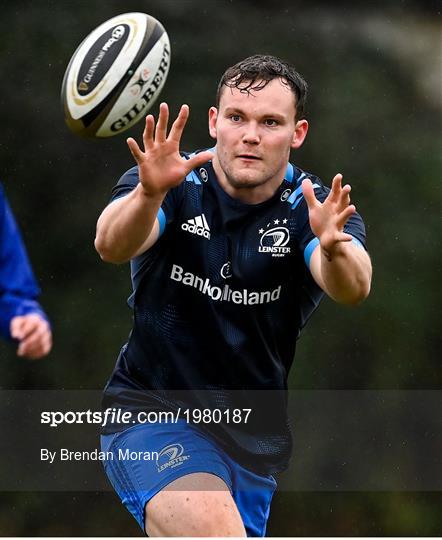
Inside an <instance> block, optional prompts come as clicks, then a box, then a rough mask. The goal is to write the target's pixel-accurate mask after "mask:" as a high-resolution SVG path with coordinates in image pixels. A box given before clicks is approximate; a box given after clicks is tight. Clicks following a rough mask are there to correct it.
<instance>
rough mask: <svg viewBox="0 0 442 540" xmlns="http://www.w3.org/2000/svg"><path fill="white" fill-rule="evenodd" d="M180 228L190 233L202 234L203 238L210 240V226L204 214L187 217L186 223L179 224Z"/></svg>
mask: <svg viewBox="0 0 442 540" xmlns="http://www.w3.org/2000/svg"><path fill="white" fill-rule="evenodd" d="M181 228H182V229H183V231H188V232H190V233H192V234H197V235H198V236H204V238H207V240H210V228H209V225H208V223H207V220H206V217H205V215H204V214H201V215H200V216H196V217H194V218H192V219H188V220H187V223H183V224H182V225H181Z"/></svg>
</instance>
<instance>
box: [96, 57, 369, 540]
mask: <svg viewBox="0 0 442 540" xmlns="http://www.w3.org/2000/svg"><path fill="white" fill-rule="evenodd" d="M306 94H307V85H306V83H305V81H304V79H303V78H302V77H301V75H299V74H298V73H297V72H296V71H295V69H294V68H293V67H292V66H291V65H289V64H288V63H286V62H284V61H282V60H280V59H278V58H275V57H273V56H263V55H256V56H252V57H250V58H247V59H245V60H244V61H242V62H239V63H238V64H236V65H235V66H233V67H231V68H229V69H228V70H227V71H226V72H225V73H224V75H223V76H222V78H221V80H220V83H219V86H218V91H217V98H216V106H214V107H211V108H210V110H209V132H210V135H211V137H212V138H213V139H215V140H216V146H215V147H214V148H212V149H209V150H204V151H199V152H196V153H192V154H186V153H184V152H180V140H181V136H182V133H183V130H184V127H185V124H186V121H187V119H188V116H189V108H188V107H187V106H186V105H183V106H182V107H181V109H180V112H179V114H178V117H177V118H176V120H175V121H174V122H173V124H172V126H171V128H170V131H168V123H169V110H168V106H167V104H165V103H162V104H161V105H160V112H159V117H158V120H157V122H155V120H154V118H153V116H152V115H148V116H147V118H146V125H145V129H144V133H143V145H142V146H141V147H140V146H139V145H138V144H137V143H136V142H135V140H134V139H132V138H130V139H128V141H127V143H128V146H129V149H130V151H131V153H132V155H133V157H134V159H135V161H136V164H137V165H136V166H135V167H133V168H132V169H130V170H128V171H127V172H126V173H125V174H124V175H123V176H122V177H121V179H120V180H119V182H118V184H117V185H116V186H115V188H114V190H113V194H112V201H111V202H110V204H109V205H108V206H107V207H106V208H105V209H104V211H103V213H102V214H101V216H100V217H99V220H98V223H97V234H96V240H95V246H96V249H97V251H98V253H99V254H100V256H101V257H102V259H103V260H105V261H108V262H111V263H117V264H118V263H124V262H127V261H130V262H131V275H132V283H133V291H134V292H133V295H132V296H131V298H130V299H129V303H130V305H131V306H132V307H133V309H134V325H133V330H132V332H131V335H130V338H129V340H128V342H127V343H126V344H125V345H124V346H123V348H122V350H121V352H120V355H119V358H118V361H117V364H116V366H115V369H114V371H113V373H112V376H111V378H110V380H109V382H108V384H107V386H106V389H105V394H104V401H103V403H104V406H105V407H120V408H123V409H126V410H131V411H133V412H134V413H136V412H137V411H139V410H143V409H144V410H151V411H153V410H157V411H161V410H171V411H173V410H174V411H178V412H179V416H180V418H179V419H178V421H177V422H168V423H150V424H142V423H137V422H136V423H135V425H131V426H129V427H128V426H127V425H126V426H117V425H111V426H107V427H106V429H105V430H104V433H103V435H102V448H103V450H111V451H114V452H115V453H117V452H118V451H121V450H125V449H127V448H129V449H130V450H131V451H138V452H141V451H146V452H148V451H149V452H152V451H158V452H159V457H158V458H157V459H156V460H153V461H146V460H144V461H143V460H141V459H140V460H133V461H125V462H123V461H122V460H118V459H116V460H113V461H109V462H107V463H106V472H107V474H108V477H109V479H110V481H111V483H112V484H113V486H114V487H115V490H116V491H117V493H118V494H119V496H120V497H121V499H122V501H123V503H124V504H125V505H126V506H127V508H128V509H129V510H130V511H131V512H132V513H133V515H134V516H135V518H136V519H137V521H138V522H139V524H140V526H141V528H142V529H143V530H144V531H145V532H146V533H147V534H148V535H150V536H246V535H248V536H264V534H265V529H266V522H267V519H268V516H269V508H270V501H271V498H272V495H273V492H274V490H275V487H276V482H275V479H274V477H273V474H274V473H277V472H279V471H281V470H284V468H286V467H287V464H288V462H289V458H290V451H291V434H290V428H289V425H288V419H287V410H286V409H287V407H286V404H287V395H286V389H287V375H288V372H289V369H290V366H291V364H292V361H293V357H294V354H295V346H296V340H297V337H298V335H299V332H300V330H301V328H302V327H303V326H304V325H305V323H306V322H307V320H308V318H309V317H310V315H311V314H312V313H313V311H314V310H315V309H316V307H317V306H318V304H319V302H320V300H321V298H322V296H323V294H324V293H325V294H327V295H328V296H330V297H331V298H332V299H334V300H335V301H336V302H339V303H343V304H358V303H359V302H361V301H362V300H364V299H365V298H366V297H367V295H368V294H369V290H370V282H371V263H370V259H369V256H368V254H367V251H366V248H365V228H364V224H363V222H362V219H361V217H360V216H359V215H358V214H357V213H356V209H355V206H354V205H352V204H350V186H349V185H344V186H343V185H342V175H341V174H337V175H336V176H335V177H334V178H333V181H332V187H331V190H330V189H328V188H326V187H325V186H324V185H323V184H322V182H321V181H320V179H319V178H317V177H316V176H314V175H313V174H311V173H309V172H306V171H303V170H301V169H300V168H299V167H297V166H296V165H293V164H291V163H290V162H289V157H290V151H291V150H292V149H297V148H299V147H300V146H301V145H302V143H303V142H304V140H305V137H306V135H307V131H308V122H307V120H306V119H305V114H304V107H305V100H306ZM265 396H268V399H266V397H265ZM238 404H240V405H239V408H236V409H234V407H237V406H238ZM247 405H248V406H247ZM186 406H188V407H190V408H193V409H192V410H196V411H198V410H199V413H201V408H202V407H205V410H206V411H209V412H207V413H205V414H206V416H207V422H206V423H204V422H195V421H194V420H195V416H192V415H191V417H190V418H189V415H187V416H185V414H184V411H185V410H186V409H185V408H186ZM179 407H180V408H179ZM215 410H219V411H223V414H224V415H225V416H224V417H223V419H224V421H223V422H218V421H215V413H214V412H213V411H215ZM235 410H236V415H237V417H236V420H237V422H233V421H232V418H233V415H234V414H235V412H234V411H235ZM210 411H212V412H210ZM226 411H227V413H226ZM238 411H239V412H238ZM248 413H249V418H248V420H247V421H246V416H247V414H248ZM228 414H231V415H232V416H231V417H230V418H229V417H228ZM211 415H212V416H211ZM198 418H200V416H198Z"/></svg>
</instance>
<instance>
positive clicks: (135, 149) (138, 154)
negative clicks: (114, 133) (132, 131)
mask: <svg viewBox="0 0 442 540" xmlns="http://www.w3.org/2000/svg"><path fill="white" fill-rule="evenodd" d="M126 142H127V146H128V147H129V150H130V153H131V154H132V156H133V158H134V160H135V161H136V162H137V164H140V163H141V161H142V159H143V156H144V154H143V152H142V151H141V149H140V147H139V146H138V143H137V142H136V141H135V139H132V137H129V139H127V141H126Z"/></svg>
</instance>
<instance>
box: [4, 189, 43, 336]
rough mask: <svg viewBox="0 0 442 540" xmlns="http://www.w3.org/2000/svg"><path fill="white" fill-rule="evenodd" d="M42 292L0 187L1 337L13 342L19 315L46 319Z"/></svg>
mask: <svg viewBox="0 0 442 540" xmlns="http://www.w3.org/2000/svg"><path fill="white" fill-rule="evenodd" d="M39 292H40V291H39V288H38V287H37V283H36V281H35V278H34V274H33V272H32V268H31V265H30V263H29V259H28V256H27V254H26V249H25V246H24V244H23V241H22V239H21V236H20V232H19V230H18V227H17V224H16V222H15V219H14V216H13V214H12V211H11V208H10V207H9V204H8V201H7V200H6V197H5V194H4V192H3V187H2V186H1V184H0V334H1V335H2V336H3V337H5V338H10V337H11V335H10V329H9V327H10V322H11V319H12V318H13V317H15V316H17V315H27V314H28V313H38V314H39V315H40V316H41V317H42V318H44V319H46V315H45V313H44V312H43V310H42V308H41V307H40V305H39V304H38V302H37V301H36V298H37V296H38V294H39Z"/></svg>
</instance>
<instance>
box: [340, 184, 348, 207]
mask: <svg viewBox="0 0 442 540" xmlns="http://www.w3.org/2000/svg"><path fill="white" fill-rule="evenodd" d="M350 191H351V186H350V185H349V184H346V185H345V186H344V187H343V188H342V189H341V195H340V197H339V202H338V211H339V212H341V211H342V210H344V209H345V208H347V206H348V205H349V204H350Z"/></svg>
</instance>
